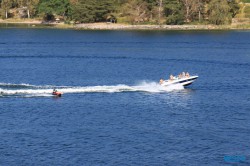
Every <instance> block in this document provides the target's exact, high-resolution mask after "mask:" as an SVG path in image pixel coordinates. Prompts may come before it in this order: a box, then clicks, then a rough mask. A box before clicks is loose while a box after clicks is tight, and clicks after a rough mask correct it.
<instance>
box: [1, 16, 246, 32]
mask: <svg viewBox="0 0 250 166" xmlns="http://www.w3.org/2000/svg"><path fill="white" fill-rule="evenodd" d="M0 24H2V25H4V24H6V25H15V24H16V25H28V27H29V28H31V27H33V28H39V27H40V28H46V27H47V28H58V29H76V30H250V24H231V25H185V24H184V25H130V24H120V23H115V24H114V23H109V22H107V23H82V24H65V23H63V22H60V23H56V22H43V21H40V20H33V19H27V20H11V19H9V20H2V19H0ZM6 28H8V27H6Z"/></svg>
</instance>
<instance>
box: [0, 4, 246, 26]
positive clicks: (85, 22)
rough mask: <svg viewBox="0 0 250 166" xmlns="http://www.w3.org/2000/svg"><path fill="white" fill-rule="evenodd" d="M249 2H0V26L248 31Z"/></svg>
mask: <svg viewBox="0 0 250 166" xmlns="http://www.w3.org/2000/svg"><path fill="white" fill-rule="evenodd" d="M249 2H250V1H249V0H206V1H202V0H49V1H48V0H0V17H1V18H2V19H3V20H0V23H1V22H2V23H26V24H34V27H35V26H36V25H38V24H42V25H53V27H58V28H59V27H60V28H76V29H148V30H149V29H183V30H186V29H234V28H237V29H248V28H249V24H250V21H249V19H250V3H249ZM32 18H33V19H32ZM39 20H42V21H39ZM235 20H236V21H235ZM117 23H118V24H117ZM35 24H36V25H35Z"/></svg>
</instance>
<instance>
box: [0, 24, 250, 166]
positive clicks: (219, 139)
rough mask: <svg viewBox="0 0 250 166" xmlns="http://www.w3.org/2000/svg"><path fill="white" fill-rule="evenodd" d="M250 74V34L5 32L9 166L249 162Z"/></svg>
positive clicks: (2, 121)
mask: <svg viewBox="0 0 250 166" xmlns="http://www.w3.org/2000/svg"><path fill="white" fill-rule="evenodd" d="M182 71H188V72H189V73H190V74H191V75H193V74H194V75H199V79H198V80H197V81H195V82H194V84H192V85H191V86H189V87H185V88H183V87H182V86H178V85H176V86H174V87H171V88H167V89H162V87H161V86H159V85H158V81H159V79H160V78H168V77H169V75H170V74H174V75H177V74H179V73H180V72H182ZM249 71H250V31H212V32H208V31H198V32H194V31H182V32H181V31H152V32H150V31H76V30H55V29H25V28H24V29H18V28H12V29H0V91H1V92H2V94H1V95H0V126H1V128H0V138H1V139H0V165H115V166H117V165H150V166H151V165H157V166H158V165H228V164H240V165H249V164H250V159H249V157H250V134H249V133H250V109H249V108H250V95H249V92H250V75H249ZM53 88H57V89H58V90H60V91H62V92H63V93H64V94H63V96H62V97H61V98H56V97H53V96H52V95H51V92H52V89H53ZM225 156H226V159H228V156H240V158H241V159H242V158H243V159H245V161H241V162H240V163H239V162H237V161H234V162H230V160H224V158H225ZM229 159H230V158H229Z"/></svg>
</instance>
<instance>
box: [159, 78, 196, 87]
mask: <svg viewBox="0 0 250 166" xmlns="http://www.w3.org/2000/svg"><path fill="white" fill-rule="evenodd" d="M197 78H198V76H188V77H186V76H185V77H181V78H178V77H173V78H172V79H169V80H160V84H161V85H162V86H169V85H173V84H181V85H182V86H188V85H190V84H192V83H193V82H194V81H195V80H196V79H197Z"/></svg>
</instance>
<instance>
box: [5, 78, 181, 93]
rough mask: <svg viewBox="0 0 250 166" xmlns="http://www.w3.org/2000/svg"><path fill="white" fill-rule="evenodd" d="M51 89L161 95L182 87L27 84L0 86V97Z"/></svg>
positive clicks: (49, 91) (154, 84)
mask: <svg viewBox="0 0 250 166" xmlns="http://www.w3.org/2000/svg"><path fill="white" fill-rule="evenodd" d="M53 88H56V89H57V90H58V91H60V92H62V93H64V94H67V93H119V92H148V93H161V92H169V91H173V90H182V89H184V87H183V86H182V85H179V84H175V85H171V86H168V87H163V86H161V85H159V84H158V83H156V82H146V81H142V82H140V83H138V84H136V85H133V86H129V85H124V84H119V85H111V86H106V85H102V86H52V85H45V86H35V85H29V84H4V83H1V84H0V92H1V93H0V96H5V95H21V96H23V95H24V96H25V95H29V96H52V95H51V93H52V91H53Z"/></svg>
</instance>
